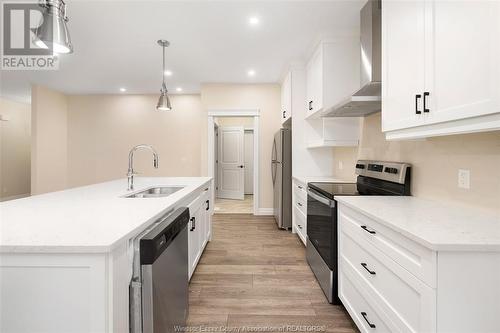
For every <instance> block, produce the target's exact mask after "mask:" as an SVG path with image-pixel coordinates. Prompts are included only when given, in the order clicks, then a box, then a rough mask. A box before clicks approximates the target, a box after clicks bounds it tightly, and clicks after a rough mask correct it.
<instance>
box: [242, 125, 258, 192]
mask: <svg viewBox="0 0 500 333" xmlns="http://www.w3.org/2000/svg"><path fill="white" fill-rule="evenodd" d="M247 133H252V143H253V141H254V138H255V135H254V133H253V127H252V128H250V127H244V128H243V144H244V145H245V144H246V142H247V140H245V134H247ZM245 152H246V150H244V152H243V163H245ZM254 168H255V156H253V149H252V170H253V169H254ZM245 175H246V169H245ZM245 175H244V177H245ZM246 188H247V187H246V186H245V187H244V189H243V192H246ZM253 194H254V189H253V172H252V194H251V195H253ZM245 195H247V194H245Z"/></svg>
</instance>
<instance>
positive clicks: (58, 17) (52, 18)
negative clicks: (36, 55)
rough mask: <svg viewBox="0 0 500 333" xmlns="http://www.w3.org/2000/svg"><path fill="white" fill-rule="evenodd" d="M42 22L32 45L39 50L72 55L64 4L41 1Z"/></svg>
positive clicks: (56, 0)
mask: <svg viewBox="0 0 500 333" xmlns="http://www.w3.org/2000/svg"><path fill="white" fill-rule="evenodd" d="M40 7H42V8H43V14H42V22H41V24H40V25H39V26H38V28H36V30H35V38H34V43H35V45H37V46H38V47H40V48H44V49H48V48H51V49H52V50H53V52H54V53H73V45H72V44H71V38H70V36H69V31H68V26H67V25H66V23H67V22H68V20H69V19H68V16H67V15H66V3H65V2H64V1H63V0H42V1H40Z"/></svg>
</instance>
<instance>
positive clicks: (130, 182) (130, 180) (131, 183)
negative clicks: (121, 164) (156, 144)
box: [127, 144, 159, 191]
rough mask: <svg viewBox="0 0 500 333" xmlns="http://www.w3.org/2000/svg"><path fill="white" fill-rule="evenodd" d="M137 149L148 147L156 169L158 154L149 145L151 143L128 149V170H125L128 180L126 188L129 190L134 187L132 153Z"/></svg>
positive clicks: (134, 173)
mask: <svg viewBox="0 0 500 333" xmlns="http://www.w3.org/2000/svg"><path fill="white" fill-rule="evenodd" d="M139 149H149V150H151V152H152V153H153V166H154V167H155V168H156V169H158V165H159V162H158V154H157V153H156V150H155V149H154V148H153V147H152V146H151V145H144V144H141V145H137V146H135V147H133V148H132V149H130V152H129V153H128V171H127V180H128V186H127V190H128V191H131V190H133V189H134V175H136V174H137V173H136V172H135V171H134V153H135V152H136V151H137V150H139Z"/></svg>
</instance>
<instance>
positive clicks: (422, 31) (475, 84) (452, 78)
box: [382, 0, 500, 139]
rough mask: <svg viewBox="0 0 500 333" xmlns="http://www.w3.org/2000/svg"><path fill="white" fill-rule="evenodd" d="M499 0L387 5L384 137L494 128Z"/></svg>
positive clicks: (499, 93)
mask: <svg viewBox="0 0 500 333" xmlns="http://www.w3.org/2000/svg"><path fill="white" fill-rule="evenodd" d="M499 59H500V2H498V1H438V0H434V1H385V2H384V3H383V5H382V129H383V131H384V132H386V137H387V139H405V138H421V137H430V136H439V135H448V134H458V133H470V132H478V131H487V130H495V129H500V70H499V68H500V66H499Z"/></svg>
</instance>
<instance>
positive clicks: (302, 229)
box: [293, 207, 307, 245]
mask: <svg viewBox="0 0 500 333" xmlns="http://www.w3.org/2000/svg"><path fill="white" fill-rule="evenodd" d="M293 217H294V223H295V231H296V232H297V234H298V235H299V237H300V239H301V240H302V242H303V243H304V245H305V244H306V236H307V218H306V215H304V214H303V213H302V212H301V211H300V209H299V208H298V207H294V208H293Z"/></svg>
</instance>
